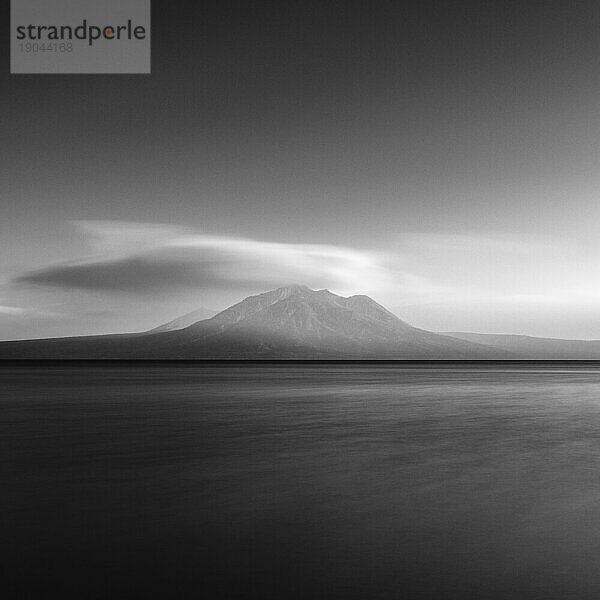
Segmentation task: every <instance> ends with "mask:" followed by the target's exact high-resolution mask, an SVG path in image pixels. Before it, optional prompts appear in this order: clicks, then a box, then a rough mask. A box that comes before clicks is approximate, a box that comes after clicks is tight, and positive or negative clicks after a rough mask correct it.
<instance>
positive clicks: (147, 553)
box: [0, 362, 600, 600]
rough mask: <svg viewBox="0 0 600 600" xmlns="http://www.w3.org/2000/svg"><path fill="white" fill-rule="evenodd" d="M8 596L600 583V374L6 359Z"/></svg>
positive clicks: (362, 595)
mask: <svg viewBox="0 0 600 600" xmlns="http://www.w3.org/2000/svg"><path fill="white" fill-rule="evenodd" d="M0 468H1V472H2V492H1V495H0V509H1V514H2V521H1V523H2V535H1V539H2V547H3V550H4V552H5V558H4V559H3V562H2V567H3V574H2V581H3V583H2V584H0V586H1V588H0V589H3V590H5V594H4V597H6V598H42V597H49V596H50V595H55V596H57V597H60V598H131V597H133V596H134V595H135V596H140V597H145V598H207V599H208V598H210V599H238V598H248V599H250V598H252V599H253V598H256V599H259V598H260V599H261V600H267V599H271V598H273V599H278V600H285V599H288V598H289V599H300V598H302V599H319V598H323V599H344V600H348V599H355V598H356V599H361V600H366V599H379V598H382V599H384V598H423V599H425V598H427V599H429V598H443V599H448V598H451V599H454V598H456V599H459V598H460V599H462V600H465V599H471V598H473V599H488V598H489V599H506V598H511V599H521V598H523V599H530V598H535V599H537V598H539V599H544V600H551V599H557V600H558V599H561V600H565V599H569V598H574V599H575V598H576V599H581V598H592V597H597V596H599V595H600V570H598V568H597V566H598V564H600V367H594V366H593V365H592V366H590V365H579V366H577V365H574V366H568V365H567V366H565V365H562V366H561V365H551V364H548V365H528V366H514V365H512V366H503V365H469V364H465V365H452V366H447V367H444V366H441V365H429V366H427V365H398V364H389V365H384V364H368V363H366V364H339V365H335V364H333V365H332V364H323V365H315V364H312V365H311V364H297V365H294V364H290V365H282V364H265V365H254V364H253V365H240V364H230V365H222V364H221V365H209V364H193V363H181V364H179V363H172V364H167V363H163V364H141V363H136V364H115V363H106V364H105V363H100V364H97V365H92V364H89V363H81V364H76V363H59V362H57V363H55V364H52V363H39V364H36V363H32V364H25V363H18V364H9V363H4V364H0Z"/></svg>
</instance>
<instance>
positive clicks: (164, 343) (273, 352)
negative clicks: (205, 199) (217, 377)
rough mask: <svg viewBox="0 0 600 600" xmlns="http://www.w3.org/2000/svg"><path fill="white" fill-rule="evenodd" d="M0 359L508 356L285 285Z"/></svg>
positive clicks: (31, 344)
mask: <svg viewBox="0 0 600 600" xmlns="http://www.w3.org/2000/svg"><path fill="white" fill-rule="evenodd" d="M0 358H180V359H187V358H189V359H195V358H203V359H213V358H214V359H216V358H219V359H255V358H256V359H342V358H356V359H376V358H383V359H423V360H426V359H479V358H487V359H494V358H511V354H510V353H509V352H507V351H505V350H502V349H497V348H493V347H490V346H486V345H482V344H478V343H476V342H471V341H468V340H463V339H456V338H453V337H450V336H446V335H441V334H437V333H432V332H429V331H425V330H422V329H417V328H415V327H411V326H410V325H409V324H407V323H405V322H404V321H402V320H400V319H399V318H398V317H397V316H395V315H394V314H392V313H391V312H389V311H388V310H386V309H385V308H384V307H383V306H381V305H380V304H378V303H377V302H375V301H374V300H372V299H371V298H369V297H368V296H360V295H359V296H350V297H348V298H344V297H342V296H338V295H336V294H333V293H331V292H330V291H328V290H311V289H309V288H307V287H306V286H290V287H283V288H279V289H276V290H272V291H270V292H266V293H264V294H259V295H257V296H250V297H249V298H246V299H245V300H242V301H241V302H239V303H238V304H235V305H234V306H231V307H230V308H228V309H226V310H224V311H222V312H220V313H218V314H217V315H215V316H214V317H211V318H209V319H203V320H200V321H198V322H196V323H192V324H191V325H189V326H187V327H184V328H183V329H177V328H175V327H174V326H173V325H172V323H169V324H166V325H165V326H163V327H160V328H158V329H155V330H152V331H149V332H145V333H139V334H121V335H104V336H88V337H78V338H57V339H51V340H27V341H15V342H2V343H0Z"/></svg>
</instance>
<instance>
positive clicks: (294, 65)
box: [0, 0, 600, 337]
mask: <svg viewBox="0 0 600 600" xmlns="http://www.w3.org/2000/svg"><path fill="white" fill-rule="evenodd" d="M3 11H5V13H4V15H3V16H4V17H5V20H6V21H8V11H7V8H6V7H4V8H3ZM152 20H153V32H152V36H153V37H152V75H150V76H144V75H132V76H129V75H113V76H111V75H90V76H82V75H71V76H60V75H48V76H40V75H10V74H9V73H8V72H9V56H8V40H7V39H6V38H5V39H4V40H3V41H2V44H3V46H2V49H3V60H2V71H1V78H2V80H1V83H0V90H1V97H0V101H1V103H2V106H1V112H0V114H1V115H2V155H3V169H2V172H3V175H2V177H1V179H0V194H1V196H2V207H3V208H2V219H1V221H0V308H1V307H4V309H5V310H4V320H3V321H2V320H0V327H3V326H4V324H5V327H6V329H5V331H6V333H5V334H4V337H7V336H8V337H12V336H15V335H21V334H20V333H19V332H20V331H23V332H24V333H23V335H31V334H36V335H37V334H38V333H39V334H40V335H41V334H43V333H44V332H49V333H52V334H54V333H56V332H59V333H60V332H62V331H64V332H66V333H73V332H77V331H82V332H87V331H92V330H94V331H95V330H98V331H104V330H114V329H118V328H123V327H126V326H127V325H126V323H127V324H129V328H133V329H135V328H140V327H144V326H146V325H148V324H151V323H153V322H155V321H160V320H161V319H162V318H163V316H167V315H168V316H175V314H177V311H178V310H182V309H183V308H184V307H185V308H190V309H191V308H192V307H193V306H195V305H198V304H204V305H211V306H212V307H214V308H220V307H221V306H222V305H224V304H226V303H227V302H230V301H233V300H235V299H236V298H237V297H238V296H239V295H240V294H243V293H245V292H246V291H254V290H255V291H261V290H262V289H264V287H265V286H267V285H269V286H270V285H276V284H277V283H278V281H279V280H280V279H285V277H279V275H277V276H272V273H273V272H275V273H276V274H278V273H280V272H281V273H284V272H286V269H288V268H289V269H288V270H289V271H290V272H291V273H292V275H293V277H295V278H296V279H298V278H304V280H306V282H307V283H309V284H310V283H311V282H313V281H314V284H315V285H317V284H318V285H323V286H326V287H331V288H332V289H334V290H340V291H345V290H348V291H353V290H355V289H356V291H364V292H366V293H370V294H372V295H375V296H376V297H378V298H381V299H382V300H383V301H385V302H386V303H387V304H390V305H391V306H399V307H403V306H404V307H408V308H406V310H407V311H413V313H411V314H413V316H414V319H416V321H417V323H416V324H420V325H423V326H429V327H439V328H446V329H456V328H458V327H460V328H477V329H479V330H484V329H488V330H495V331H498V330H506V329H507V328H511V330H515V329H520V330H523V331H527V332H529V333H542V334H553V335H559V334H560V335H573V336H575V335H577V336H580V337H587V336H590V335H592V334H591V333H590V330H589V325H586V323H588V320H589V317H590V315H592V316H593V313H590V310H592V309H590V306H592V307H593V306H595V305H596V304H597V303H598V302H597V301H598V300H599V299H600V285H599V284H597V283H595V280H596V281H597V280H598V279H597V278H596V275H598V274H599V273H596V271H595V268H596V267H595V263H596V262H598V261H597V260H596V259H597V258H600V253H599V252H598V243H597V242H596V230H597V223H598V218H599V217H600V208H599V206H600V204H599V202H598V192H599V191H600V186H599V184H600V170H599V169H598V166H599V161H600V137H599V133H600V131H599V129H600V120H599V119H600V95H599V92H600V68H599V65H600V5H598V3H596V2H565V1H564V0H563V1H561V2H549V1H544V2H535V1H528V2H522V1H521V2H502V1H494V2H483V1H480V2H467V3H465V2H463V3H456V2H448V1H443V2H426V1H422V0H421V1H419V2H413V3H406V2H398V1H378V2H373V1H372V0H371V1H365V2H333V1H331V2H327V1H324V0H322V1H321V2H316V3H310V2H306V1H303V2H272V3H257V2H250V1H247V2H243V3H237V2H236V3H233V2H226V1H224V0H219V1H218V2H203V1H199V0H197V1H195V2H185V3H184V2H160V3H159V2H155V3H153V15H152ZM101 221H110V222H112V223H103V224H102V223H96V222H101ZM80 222H85V223H84V224H83V225H82V224H81V223H80ZM90 222H92V223H91V224H90ZM130 222H135V223H138V224H139V225H138V226H135V227H134V229H135V231H134V233H133V234H132V227H133V226H130V225H127V223H130ZM144 224H145V225H144ZM150 224H152V225H150ZM159 225H164V226H181V227H184V228H186V229H185V232H184V233H181V235H179V233H178V234H174V233H173V231H174V229H173V228H170V229H169V228H168V227H164V228H162V229H161V227H158V226H159ZM163 229H164V231H163ZM149 231H150V233H148V232H149ZM140 236H141V237H142V238H143V239H144V240H146V241H145V242H144V243H145V245H144V247H143V248H144V252H147V254H148V256H146V255H144V258H143V261H144V269H140V268H139V264H140V263H139V256H138V253H139V252H138V250H139V248H134V247H129V246H127V243H126V242H127V240H128V239H135V240H139V238H140ZM173 236H175V241H173ZM149 238H150V239H151V241H148V239H149ZM234 238H235V239H237V240H238V241H237V242H236V241H235V240H234ZM238 238H242V239H244V240H253V241H252V242H250V241H247V242H246V244H247V245H246V246H244V245H243V244H242V246H239V239H238ZM228 240H231V244H233V247H235V248H237V250H235V249H232V245H231V244H230V243H229V242H228ZM136 243H137V242H136ZM273 243H279V244H281V246H273V245H269V244H273ZM236 244H238V246H236ZM248 244H254V245H253V246H252V245H250V246H248ZM261 244H262V245H261ZM314 245H319V248H320V250H319V252H317V253H316V257H317V258H315V254H314V252H313V250H311V248H313V249H314ZM165 248H166V249H165ZM173 248H175V249H173ZM286 252H287V253H288V254H286ZM338 252H339V253H341V255H340V256H338V254H336V253H338ZM269 255H271V256H274V255H276V256H277V260H278V261H279V262H281V259H280V257H281V256H284V255H285V256H289V257H288V259H287V260H288V262H287V263H286V262H285V261H284V262H283V263H282V264H279V263H278V266H277V268H275V269H274V268H273V265H272V262H273V260H274V259H273V258H269ZM92 256H93V258H91V257H92ZM307 256H308V258H307ZM82 260H83V261H84V263H83V267H82V265H81V264H80V262H81V261H82ZM361 261H363V262H361ZM365 261H366V262H365ZM323 262H327V267H326V268H324V267H323V266H322V264H323ZM115 263H116V266H115ZM182 263H183V267H182ZM316 263H319V266H317V265H316ZM165 264H166V265H167V268H166V269H165ZM155 265H158V268H157V269H154V270H153V266H155ZM224 265H225V266H224ZM365 265H368V266H367V267H365ZM88 267H89V268H88ZM105 267H106V268H107V269H108V271H106V272H104V271H103V272H102V276H101V277H98V271H97V269H98V268H105ZM74 268H76V269H77V270H76V271H73V269H74ZM115 269H116V271H115ZM278 269H279V270H278ZM38 270H41V271H40V272H39V273H38ZM130 271H131V272H132V273H135V274H136V278H135V281H136V282H137V281H138V279H140V283H139V285H138V286H137V287H135V286H132V285H130V286H125V287H126V288H127V289H120V288H119V282H120V281H125V282H127V281H131V278H130V277H129V273H130ZM165 271H166V272H168V273H169V275H168V277H166V279H165V275H164V274H165ZM375 271H376V272H377V276H376V277H375V276H373V277H370V274H372V273H373V272H375ZM32 272H33V274H32ZM181 273H183V275H181ZM240 273H241V274H242V275H243V276H244V277H241V278H240V276H239V275H240ZM248 273H252V276H248ZM265 273H266V274H265ZM315 273H316V275H315ZM144 274H145V275H144ZM292 275H290V277H291V276H292ZM313 276H314V277H313ZM144 277H146V279H144ZM86 278H87V279H86ZM239 279H244V281H243V282H242V283H240V284H239V285H237V284H236V282H238V280H239ZM246 280H248V281H246ZM98 281H112V282H113V284H112V285H107V284H105V285H102V284H100V283H94V282H98ZM134 288H135V289H134ZM86 294H91V296H89V297H88V296H86ZM157 297H160V299H161V300H160V302H161V304H160V305H159V304H156V306H154V305H153V306H154V308H149V309H148V310H147V312H146V313H145V314H144V316H143V318H142V317H140V318H137V317H136V319H137V320H134V321H132V320H131V319H132V316H131V310H130V308H128V307H130V306H131V305H132V298H135V299H136V301H138V300H139V301H140V302H144V303H146V304H148V303H149V302H150V301H151V300H152V301H156V302H158V300H156V298H157ZM90 298H93V302H92V301H91V299H90ZM99 302H100V304H101V306H98V305H97V304H98V303H99ZM49 303H51V304H52V306H54V307H55V308H54V309H53V310H51V311H47V312H48V314H50V313H51V316H49V317H47V323H50V324H45V325H43V327H42V326H40V327H41V329H40V330H39V332H38V331H37V330H35V331H30V330H26V329H21V328H23V327H24V325H23V320H24V318H25V316H26V315H27V316H28V317H30V316H31V315H32V314H34V313H36V314H37V313H39V312H40V310H41V307H43V306H46V305H48V304H49ZM469 303H470V304H469ZM540 304H543V308H542V309H539V305H540ZM409 305H410V306H409ZM415 305H417V306H418V307H419V308H418V309H415ZM467 306H468V307H469V308H468V310H467V309H466V308H465V307H467ZM524 306H526V307H528V308H527V309H525V308H523V307H524ZM533 306H535V307H536V308H535V311H533V312H535V314H536V315H538V317H537V318H538V322H537V323H533V324H532V323H531V320H530V318H529V316H527V318H525V317H524V316H523V315H525V314H527V315H529V314H530V313H529V312H527V311H528V310H533V309H532V307H533ZM424 307H425V308H424ZM427 307H428V308H427ZM544 307H545V308H544ZM565 307H566V308H568V311H567V312H570V314H576V315H579V316H578V317H577V318H575V317H573V318H572V319H571V321H572V322H571V321H569V319H567V320H563V321H562V322H563V323H565V325H564V326H563V327H562V329H561V330H560V331H558V329H557V328H556V325H555V321H556V320H555V315H556V314H558V313H560V314H564V312H565ZM415 310H416V312H415ZM466 310H467V312H468V314H469V315H470V316H469V317H467V316H466V313H465V311H466ZM78 311H79V312H78ZM436 311H437V312H436ZM478 311H479V312H478ZM88 313H89V314H88ZM172 313H174V314H172ZM517 313H518V314H519V315H521V316H520V317H518V318H517V316H515V315H517ZM57 314H58V315H61V316H60V318H58V317H56V315H57ZM75 314H77V315H79V316H76V317H74V316H73V315H75ZM90 314H93V315H96V316H95V317H92V316H89V315H90ZM98 315H104V316H98ZM473 315H479V316H478V317H477V319H479V320H478V321H477V320H476V321H474V320H473V319H474V318H475V317H473ZM0 316H2V315H0ZM44 318H46V317H43V318H42V317H40V319H42V320H43V319H44ZM469 318H470V319H471V320H470V321H469ZM61 319H62V320H61ZM596 321H598V319H597V316H596ZM44 323H46V321H44ZM551 324H554V325H551ZM36 327H38V326H37V325H36ZM44 327H45V328H46V329H44ZM552 327H555V329H552ZM586 327H587V328H586ZM593 335H595V336H598V337H600V328H597V333H594V334H593Z"/></svg>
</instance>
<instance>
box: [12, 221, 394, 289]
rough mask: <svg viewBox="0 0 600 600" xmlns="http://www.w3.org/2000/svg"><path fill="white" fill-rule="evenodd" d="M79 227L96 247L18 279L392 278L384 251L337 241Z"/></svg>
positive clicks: (173, 284) (332, 282) (338, 285)
mask: <svg viewBox="0 0 600 600" xmlns="http://www.w3.org/2000/svg"><path fill="white" fill-rule="evenodd" d="M78 227H79V228H80V230H81V231H82V233H83V235H84V236H85V237H86V238H88V239H89V240H90V242H91V244H92V246H93V248H94V250H96V251H98V252H99V254H96V255H94V256H92V257H89V258H87V259H85V260H82V261H77V262H70V263H64V264H54V265H49V266H47V267H45V268H42V269H40V270H37V271H34V272H29V273H25V274H22V275H20V276H18V277H17V278H15V282H17V283H29V284H37V285H45V286H54V287H59V288H79V289H87V290H105V291H112V292H120V291H121V292H129V293H150V292H153V291H161V292H164V291H168V290H173V289H176V288H177V289H180V288H187V289H189V288H202V289H206V288H210V289H217V290H234V289H235V290H255V289H259V290H260V289H268V288H272V287H277V286H279V285H286V284H292V283H305V284H307V285H311V286H313V287H330V288H332V289H335V290H337V291H339V292H349V293H351V292H352V293H353V292H359V291H363V290H365V289H369V290H373V289H379V288H382V287H385V285H387V283H388V280H389V273H388V271H387V270H386V268H385V267H384V266H383V257H382V256H379V255H377V254H375V253H367V252H363V251H359V250H354V249H350V248H344V247H339V246H332V245H324V244H293V243H280V242H266V241H260V240H252V239H244V238H233V237H225V236H211V235H204V234H199V233H195V232H190V231H186V230H184V229H183V228H178V227H170V226H164V227H161V226H158V225H146V224H140V223H120V222H117V223H114V222H89V221H86V222H82V223H78ZM134 248H136V250H135V251H134V250H133V249H134Z"/></svg>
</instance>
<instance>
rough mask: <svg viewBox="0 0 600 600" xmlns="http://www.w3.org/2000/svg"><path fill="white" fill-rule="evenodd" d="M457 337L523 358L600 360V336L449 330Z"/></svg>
mask: <svg viewBox="0 0 600 600" xmlns="http://www.w3.org/2000/svg"><path fill="white" fill-rule="evenodd" d="M444 335H448V336H451V337H454V338H458V339H461V340H465V341H467V342H473V343H476V344H484V345H486V346H491V347H494V348H500V349H502V350H505V351H506V352H509V353H511V354H514V355H515V356H517V357H519V358H528V359H532V360H533V359H540V360H543V359H546V360H553V359H556V360H560V359H570V360H586V359H587V360H600V340H561V339H555V338H538V337H531V336H527V335H510V334H504V335H502V334H488V333H463V332H456V333H454V332H453V333H445V334H444Z"/></svg>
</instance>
